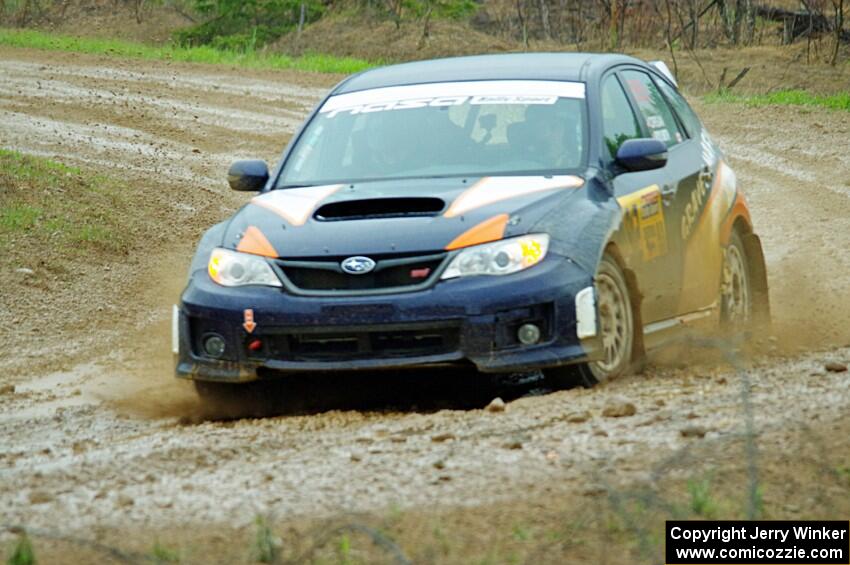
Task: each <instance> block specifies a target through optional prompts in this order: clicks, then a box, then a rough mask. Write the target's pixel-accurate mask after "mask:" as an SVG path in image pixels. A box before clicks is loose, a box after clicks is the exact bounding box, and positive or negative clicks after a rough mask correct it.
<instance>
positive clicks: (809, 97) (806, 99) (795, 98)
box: [705, 90, 850, 112]
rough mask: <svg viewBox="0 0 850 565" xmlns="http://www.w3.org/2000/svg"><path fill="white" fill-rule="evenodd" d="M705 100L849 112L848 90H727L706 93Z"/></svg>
mask: <svg viewBox="0 0 850 565" xmlns="http://www.w3.org/2000/svg"><path fill="white" fill-rule="evenodd" d="M705 100H706V102H711V103H716V102H733V103H742V104H747V105H748V106H816V107H820V108H829V109H831V110H843V111H845V112H850V92H840V93H838V94H829V95H822V94H812V93H810V92H806V91H805V90H778V91H776V92H771V93H769V94H752V95H746V94H733V93H731V92H729V91H724V92H719V93H713V94H708V95H706V96H705Z"/></svg>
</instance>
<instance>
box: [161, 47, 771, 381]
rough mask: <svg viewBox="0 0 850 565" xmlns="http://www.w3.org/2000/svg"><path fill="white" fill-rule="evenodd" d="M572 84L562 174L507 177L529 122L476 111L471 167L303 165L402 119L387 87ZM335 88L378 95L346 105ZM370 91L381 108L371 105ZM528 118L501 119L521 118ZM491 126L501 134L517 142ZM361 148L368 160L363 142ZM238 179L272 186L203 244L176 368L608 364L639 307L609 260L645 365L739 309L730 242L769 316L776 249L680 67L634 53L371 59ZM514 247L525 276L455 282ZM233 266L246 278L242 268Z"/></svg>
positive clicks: (225, 371) (243, 372) (445, 101)
mask: <svg viewBox="0 0 850 565" xmlns="http://www.w3.org/2000/svg"><path fill="white" fill-rule="evenodd" d="M507 81H525V82H522V84H528V85H531V86H530V87H531V88H537V86H540V90H539V92H536V94H533V95H532V94H529V97H530V98H529V99H528V100H526V99H523V98H512V99H511V100H510V101H509V102H505V95H504V93H503V91H501V90H498V88H503V87H504V84H505V83H506V82H507ZM473 83H475V84H473ZM561 83H563V85H569V87H570V88H571V89H572V91H567V90H565V92H567V93H566V94H565V95H564V96H566V97H570V96H572V97H574V99H575V100H577V101H578V102H576V106H575V107H579V106H578V105H579V104H580V106H581V112H580V114H579V113H575V115H574V116H573V117H572V118H569V119H571V120H573V122H570V123H571V125H570V126H569V131H570V132H571V135H572V136H573V137H572V139H573V142H574V144H575V147H576V148H577V149H575V150H574V152H575V154H576V157H575V160H574V162H570V163H569V164H567V165H564V166H563V167H559V168H557V169H554V170H545V171H538V170H520V171H511V172H509V173H505V172H496V173H492V174H491V173H489V172H488V167H490V166H492V164H498V163H499V162H502V163H503V162H504V161H505V157H504V155H505V154H506V153H504V152H506V151H508V150H509V149H508V145H510V142H511V141H512V140H513V138H515V139H519V138H520V136H521V135H528V130H529V128H525V130H526V131H525V132H524V131H523V128H522V126H517V127H514V128H513V129H511V128H510V126H505V127H504V128H502V126H501V125H492V124H490V125H489V126H488V124H486V123H485V125H484V126H480V125H479V123H478V121H480V122H481V123H484V122H485V120H479V117H473V118H470V119H471V120H472V121H473V122H476V124H474V125H472V126H469V125H468V124H465V123H464V122H462V121H461V122H458V123H459V125H458V126H457V127H456V129H457V130H458V131H460V129H462V128H464V127H467V129H468V130H469V131H472V129H473V128H480V127H484V128H485V129H484V130H482V131H484V132H485V133H482V134H470V135H472V136H473V137H475V135H479V137H480V136H485V137H486V139H479V140H478V141H477V142H476V143H478V144H480V145H482V146H483V145H488V146H492V148H491V147H488V148H487V150H486V151H485V150H483V149H482V151H481V155H482V157H481V166H480V167H479V169H480V170H477V171H475V172H474V174H471V173H468V172H464V173H463V174H434V175H431V174H422V175H419V176H417V175H408V176H403V177H398V178H362V176H363V175H360V177H359V178H351V179H349V178H344V177H343V178H339V177H335V178H332V179H328V182H322V183H300V182H292V183H290V182H288V180H287V178H286V175H287V174H290V173H288V169H287V167H290V168H291V167H293V165H292V163H293V160H298V159H307V158H308V157H303V155H309V149H310V143H312V141H311V140H310V136H311V135H314V134H313V133H311V132H313V131H314V130H315V129H316V127H315V123H314V122H317V121H318V120H320V119H324V120H327V119H328V116H334V115H335V114H334V113H335V112H349V113H351V114H355V113H363V114H365V113H366V112H372V111H375V112H376V113H379V112H383V113H384V114H388V113H389V112H387V110H388V109H390V110H395V111H396V112H398V111H399V110H398V109H399V108H401V107H402V106H401V105H400V104H401V103H400V102H398V101H396V100H391V101H389V102H387V101H386V100H388V99H387V98H386V97H385V98H380V96H379V94H381V93H386V92H388V89H394V88H396V87H399V88H402V89H403V88H405V87H416V88H420V87H423V85H424V86H426V87H427V88H423V89H422V90H420V91H418V92H420V93H424V94H423V96H420V97H419V98H416V101H415V103H414V102H410V100H412V99H410V98H407V99H405V100H407V102H406V104H408V105H409V106H410V107H413V106H414V105H416V104H418V105H419V106H422V105H426V104H428V105H431V106H435V105H441V104H442V105H446V106H449V105H451V104H458V105H460V104H464V103H468V101H469V100H470V98H468V97H467V93H466V91H465V90H463V88H465V87H464V86H463V85H467V84H469V85H471V86H470V90H469V92H470V93H471V94H469V96H473V98H472V99H473V100H475V98H474V97H475V96H483V95H481V93H480V90H481V88H483V87H485V86H487V85H490V84H495V85H496V86H495V87H494V88H495V89H496V90H494V91H493V92H494V93H495V94H493V95H492V96H491V95H490V94H487V96H491V97H490V98H487V103H492V104H499V103H506V104H508V103H510V104H519V103H520V102H523V103H525V102H528V103H529V104H536V103H538V102H540V100H542V99H543V98H546V96H548V94H547V92H549V90H547V89H549V88H550V86H551V85H554V86H551V88H553V89H557V88H561V86H558V85H559V84H561ZM515 84H516V85H519V84H520V82H517V83H515ZM441 85H451V89H449V88H448V87H447V90H446V92H449V94H452V96H455V98H452V96H449V95H446V96H444V97H443V98H440V97H439V96H437V97H435V96H434V95H433V94H429V93H430V92H431V91H432V90H435V89H436V90H437V91H439V88H440V87H441ZM458 85H460V86H458ZM535 85H537V86H535ZM429 89H430V90H429ZM458 89H460V90H458ZM458 92H463V93H464V94H463V97H460V98H457V93H458ZM488 92H489V91H488ZM552 92H560V91H558V90H552ZM570 92H574V94H570ZM372 93H375V96H374V97H371V94H372ZM611 93H613V94H611ZM425 94H427V96H425ZM499 96H501V97H502V98H501V99H499V98H498V97H499ZM534 96H539V97H541V98H540V100H532V98H533V97H534ZM554 96H558V95H557V94H556V95H554ZM346 97H348V98H346ZM339 100H351V101H357V103H358V104H360V105H359V106H356V108H355V110H351V106H345V105H344V104H342V103H339V104H337V105H336V106H333V104H334V103H335V102H336V101H339ZM362 100H366V101H367V102H365V103H364V102H362ZM371 100H379V101H380V100H383V101H381V102H380V103H375V104H372V105H371V106H370V105H369V104H371ZM458 100H461V102H458ZM478 100H481V99H478ZM500 100H501V101H500ZM529 100H532V101H531V102H529ZM518 101H519V102H518ZM540 103H542V102H540ZM617 104H619V106H618V105H617ZM393 105H395V106H393ZM528 107H530V106H528ZM333 108H336V109H335V110H334V109H333ZM647 108H649V110H647ZM659 108H661V113H658V114H657V115H656V114H653V113H652V112H657V111H659V110H658V109H659ZM458 111H459V110H458ZM322 112H324V114H322ZM618 112H619V114H618ZM647 112H649V113H647ZM515 114H516V115H519V114H517V112H515V111H514V110H511V109H507V110H505V112H504V115H505V116H509V119H513V118H510V116H513V115H515ZM623 116H625V118H623ZM629 116H631V117H629ZM500 119H502V118H500ZM632 119H633V120H634V121H633V123H629V122H630V120H632ZM476 120H478V121H476ZM517 120H518V121H521V118H517ZM467 121H468V120H467ZM492 121H493V120H491V122H492ZM311 123H314V127H313V129H312V130H311V129H310V128H311ZM323 123H325V122H323ZM323 127H324V126H323ZM487 127H489V128H490V129H486V128H487ZM500 128H502V129H503V130H504V133H501V134H499V130H500ZM618 128H619V129H622V130H623V132H624V133H623V134H622V135H620V134H619V133H617V132H618V131H619V130H618ZM631 129H633V130H634V131H631ZM559 131H561V130H559ZM612 131H613V132H614V133H611V132H612ZM493 132H495V133H493ZM575 132H578V133H575ZM491 134H492V135H497V136H498V135H501V136H502V138H504V143H502V144H501V145H504V146H505V147H501V145H500V144H499V143H494V142H492V141H490V140H489V138H490V137H491ZM513 134H516V135H513ZM531 134H532V135H533V134H534V131H533V130H532V131H531ZM409 135H410V136H413V137H415V136H416V135H417V131H410V132H409ZM429 135H431V134H429ZM434 135H435V134H434ZM328 143H330V142H328ZM346 143H347V144H348V145H346V146H345V147H347V148H348V149H346V151H348V152H349V153H352V152H354V153H352V154H354V155H355V157H354V158H356V151H360V149H359V148H360V147H362V144H360V142H359V141H358V140H357V139H353V140H349V141H346ZM364 143H365V141H364ZM423 143H424V142H423ZM358 144H359V145H358ZM448 145H450V144H448V143H447V147H446V148H445V150H446V157H444V159H446V160H451V159H452V158H453V157H452V153H453V152H457V149H456V148H455V147H454V146H452V147H448ZM305 146H306V147H307V149H304V147H305ZM435 147H437V149H433V151H438V150H439V144H437V145H435ZM299 148H300V149H299ZM491 149H492V150H491ZM298 151H302V153H303V155H302V153H298V154H297V155H296V153H297V152H298ZM429 151H431V150H430V149H429ZM499 152H502V153H499ZM437 154H438V153H434V155H437ZM294 155H295V156H294ZM491 155H492V157H490V156H491ZM346 159H349V160H351V158H349V157H346ZM434 159H436V160H439V159H443V157H434ZM489 159H492V161H489ZM518 162H519V161H518ZM524 162H525V161H523V163H524ZM528 162H529V163H531V162H532V161H531V160H529V161H528ZM559 162H560V161H559ZM497 168H498V167H497ZM521 168H522V167H520V169H521ZM530 169H534V167H530ZM230 180H231V185H232V186H233V187H234V188H236V189H242V190H252V189H255V190H257V191H258V194H257V195H256V196H255V197H253V198H252V199H251V200H250V201H249V202H248V203H247V204H246V205H245V206H244V207H243V208H241V209H240V210H239V211H238V212H237V213H236V214H235V215H234V216H233V217H231V218H230V219H228V220H227V221H225V222H223V223H221V224H218V225H216V226H213V227H212V228H211V229H210V230H209V231H208V232H207V233H206V234H205V235H204V237H203V239H202V241H201V243H200V244H199V246H198V249H197V253H196V255H195V258H194V260H193V262H192V266H191V268H190V275H189V282H188V285H187V287H186V289H185V291H184V292H183V294H182V297H181V300H180V304H179V306H176V307H175V312H174V343H173V345H174V352H175V354H176V372H177V376H178V377H183V378H190V379H195V380H199V381H210V382H222V383H228V382H230V383H232V382H244V381H253V380H257V379H265V378H274V377H278V376H281V375H285V374H286V373H287V372H291V371H327V370H334V371H336V370H346V371H348V370H370V369H380V368H407V367H422V366H434V365H441V364H452V365H468V366H471V367H474V368H476V369H477V370H479V371H484V372H514V371H524V370H531V369H549V368H559V367H564V366H585V365H587V364H590V363H593V362H594V361H595V360H597V359H600V358H602V357H604V356H605V355H606V347H607V345H606V341H605V339H603V338H604V337H605V336H604V335H603V334H604V333H605V332H606V331H609V332H610V331H615V330H608V329H606V328H607V326H606V324H608V325H610V323H614V324H616V323H617V319H616V317H617V316H621V314H616V312H615V314H611V313H610V312H609V310H606V308H609V307H608V306H605V305H604V304H602V302H604V301H601V299H600V296H601V295H600V294H599V293H600V292H601V291H600V290H599V286H598V280H597V279H598V275H599V273H600V268H601V265H602V264H603V263H605V264H606V265H609V267H607V268H609V269H610V268H611V267H610V264H614V263H615V266H614V270H615V271H616V272H614V273H613V274H612V276H611V277H609V278H610V279H611V280H612V281H614V285H613V286H614V288H613V291H614V294H615V295H616V291H617V288H616V287H617V284H619V286H620V288H621V290H622V291H623V292H625V293H626V294H627V296H625V300H621V302H622V303H623V304H624V305H625V307H626V308H627V309H628V320H627V321H628V324H626V323H625V322H623V323H622V324H621V325H622V327H623V328H626V330H622V329H620V330H616V331H620V332H622V331H628V332H629V333H630V334H631V333H633V335H630V336H628V340H629V341H628V344H627V346H628V351H627V353H628V357H629V361H633V360H634V359H636V358H638V357H640V356H642V355H643V353H644V351H645V350H646V349H648V348H651V347H652V346H653V344H655V343H657V342H658V343H660V342H661V341H663V339H662V338H663V337H664V336H666V335H668V334H669V332H671V331H678V330H679V329H681V328H682V327H685V326H687V325H688V324H690V323H695V322H696V323H704V322H712V323H717V321H718V320H721V318H723V316H724V308H726V307H725V306H724V300H726V299H725V298H724V294H723V292H724V289H725V290H728V289H729V288H731V286H730V285H732V282H729V281H725V279H724V274H723V273H724V268H725V267H726V264H727V260H728V256H727V255H728V254H727V253H726V251H725V250H726V249H727V248H728V247H729V246H730V242H732V243H734V244H735V245H737V246H738V248H739V251H740V252H741V253H740V255H742V256H743V259H742V264H743V265H745V272H744V273H743V275H741V276H742V279H741V280H744V282H745V283H746V291H747V295H746V297H745V298H746V300H747V301H748V302H747V304H746V305H745V306H744V307H746V308H747V312H748V315H749V312H752V313H754V315H755V313H765V312H766V309H767V298H766V296H767V283H766V277H765V273H764V262H763V258H762V253H761V246H760V243H759V241H758V238H757V236H755V234H754V233H753V228H752V222H751V220H750V216H749V212H748V210H747V206H746V204H745V202H744V200H743V196H742V194H741V192H740V191H739V190H738V188H737V186H736V182H735V178H734V173H732V171H731V169H730V168H729V167H728V165H727V164H726V163H725V162H724V160H723V156H722V154H721V152H720V151H719V149H718V148H717V147H716V146H715V144H714V142H713V141H712V140H711V138H710V137H709V135H708V133H707V132H706V131H705V129H704V127H703V126H702V124H701V123H699V120H698V119H697V118H696V117H695V116H694V115H693V114H692V111H691V110H690V108H688V107H687V104H686V103H685V102H684V100H683V99H681V98H680V97H679V95H678V92H677V91H676V86H675V83H674V82H673V81H672V79H671V77H669V75H668V73H665V72H663V71H662V70H659V68H657V67H656V66H653V65H650V64H647V63H644V62H641V61H638V60H636V59H633V58H630V57H625V56H619V55H590V54H523V55H494V56H482V57H467V58H456V59H446V60H437V61H425V62H419V63H409V64H404V65H396V66H391V67H385V68H380V69H375V70H371V71H367V72H364V73H361V74H359V75H355V76H353V77H351V78H348V79H346V80H345V81H343V82H342V83H340V84H339V85H338V86H336V87H335V88H334V89H333V90H332V91H331V92H330V93H329V95H328V97H327V98H326V99H325V100H323V101H322V102H321V103H320V104H319V105H318V106H317V108H316V110H314V112H313V113H312V114H311V116H310V117H308V119H307V121H306V122H305V126H303V127H302V129H301V131H299V132H298V133H297V134H296V135H295V136H294V137H293V140H292V141H291V142H290V144H289V146H288V147H287V148H286V150H285V151H284V153H283V155H282V156H281V159H280V161H279V163H278V165H277V167H276V168H275V170H273V171H271V173H268V172H267V171H266V169H265V165H264V164H262V163H258V162H241V163H237V164H235V165H234V167H233V168H232V169H231V179H230ZM523 238H530V239H523ZM498 242H508V243H507V244H506V245H514V244H513V243H510V242H516V246H515V247H510V248H508V247H506V248H505V249H506V250H507V252H509V253H508V254H510V253H514V250H515V249H519V250H520V251H519V252H518V253H521V254H523V255H522V257H518V258H515V259H516V260H517V261H519V262H525V263H523V267H522V268H521V269H520V270H517V271H516V272H510V273H509V274H504V275H493V274H486V273H484V274H477V275H475V274H473V275H472V276H465V275H464V276H459V275H456V274H455V272H454V270H456V269H461V271H462V269H463V268H473V267H468V266H467V267H463V266H459V265H458V261H457V259H458V257H459V256H460V255H461V254H463V253H464V252H465V250H469V249H473V248H476V246H482V245H492V244H494V243H498ZM541 243H542V244H543V248H541ZM216 250H223V251H216ZM497 252H498V249H495V250H494V251H493V253H497ZM216 253H219V254H220V257H221V258H222V259H221V261H224V262H225V263H226V262H227V261H230V260H231V258H232V257H231V255H229V253H231V254H248V255H251V256H252V257H257V258H259V259H258V260H259V261H261V262H262V263H264V264H266V265H267V266H268V268H266V267H262V273H260V274H258V275H257V276H258V277H260V278H258V279H257V280H263V281H266V282H267V283H268V284H246V285H238V286H232V285H223V284H221V281H220V280H219V281H218V282H217V280H215V279H216V276H217V275H218V270H219V269H220V268H224V267H222V264H224V263H222V264H219V263H217V262H216V261H218V259H215V260H214V256H215V254H216ZM526 253H528V257H526V256H525V254H526ZM482 256H483V257H489V255H482ZM494 257H495V256H494ZM473 259H474V260H480V257H477V256H476V257H472V258H470V259H469V261H473ZM233 260H236V261H238V260H239V258H238V257H237V258H236V259H233ZM493 260H494V261H503V260H504V261H507V259H498V258H494V259H493ZM512 260H513V259H512ZM246 264H247V263H246ZM251 265H254V264H253V263H251ZM526 265H528V266H527V268H526ZM237 267H238V269H239V271H240V273H239V274H240V275H241V273H242V270H243V265H241V264H239V265H238V266H237ZM254 267H255V265H254V266H252V267H251V268H254ZM256 268H257V269H258V271H257V272H258V273H259V269H260V267H256ZM475 268H490V267H480V266H478V267H475ZM494 268H495V267H494ZM517 268H519V267H517ZM726 270H728V269H726ZM450 271H451V272H450ZM461 271H459V272H461ZM472 272H474V271H472ZM620 280H622V283H617V281H620ZM615 298H616V296H615ZM729 300H733V301H734V300H736V298H735V297H734V296H733V297H732V298H730V299H729ZM610 308H614V307H610ZM606 316H608V317H611V316H613V318H612V320H613V322H612V321H611V320H609V321H608V322H606ZM621 317H622V316H621ZM617 327H620V326H617ZM621 337H622V336H621Z"/></svg>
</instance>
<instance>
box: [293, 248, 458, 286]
mask: <svg viewBox="0 0 850 565" xmlns="http://www.w3.org/2000/svg"><path fill="white" fill-rule="evenodd" d="M445 258H446V253H436V254H431V255H420V256H414V257H387V258H379V259H376V265H375V268H374V269H373V270H372V271H371V272H369V273H366V274H362V275H352V274H349V273H346V272H345V271H343V270H342V267H340V263H341V262H342V261H344V260H345V259H346V257H339V258H333V259H330V260H329V259H322V260H315V261H310V260H308V261H291V260H285V259H279V260H278V261H277V262H276V263H277V266H278V267H279V268H280V270H281V271H282V272H283V275H284V276H285V277H286V279H287V281H288V282H289V283H290V284H291V285H292V286H293V287H295V288H296V289H299V290H304V291H313V292H316V291H318V292H327V293H334V292H345V291H356V292H368V291H380V290H386V289H395V288H400V289H404V288H405V287H416V288H419V287H420V286H426V285H427V283H430V282H431V281H432V280H433V279H434V277H435V276H436V275H437V273H438V271H439V270H440V267H441V265H442V263H443V261H444V260H445Z"/></svg>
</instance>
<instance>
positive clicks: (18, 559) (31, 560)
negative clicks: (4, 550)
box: [6, 534, 36, 565]
mask: <svg viewBox="0 0 850 565" xmlns="http://www.w3.org/2000/svg"><path fill="white" fill-rule="evenodd" d="M6 563H7V565H35V563H36V560H35V552H34V551H33V549H32V543H31V542H30V539H29V537H27V535H26V534H20V536H19V537H18V541H17V542H16V543H15V547H14V548H13V549H12V553H11V554H10V555H9V558H8V559H7V560H6Z"/></svg>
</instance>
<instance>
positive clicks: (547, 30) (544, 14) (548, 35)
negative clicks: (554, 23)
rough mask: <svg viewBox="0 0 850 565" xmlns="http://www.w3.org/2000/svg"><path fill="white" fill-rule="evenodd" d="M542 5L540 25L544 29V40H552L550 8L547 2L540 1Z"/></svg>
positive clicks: (544, 0)
mask: <svg viewBox="0 0 850 565" xmlns="http://www.w3.org/2000/svg"><path fill="white" fill-rule="evenodd" d="M539 3H540V25H541V27H542V28H543V39H547V40H548V39H552V28H551V27H550V26H549V6H547V5H546V0H539Z"/></svg>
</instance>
